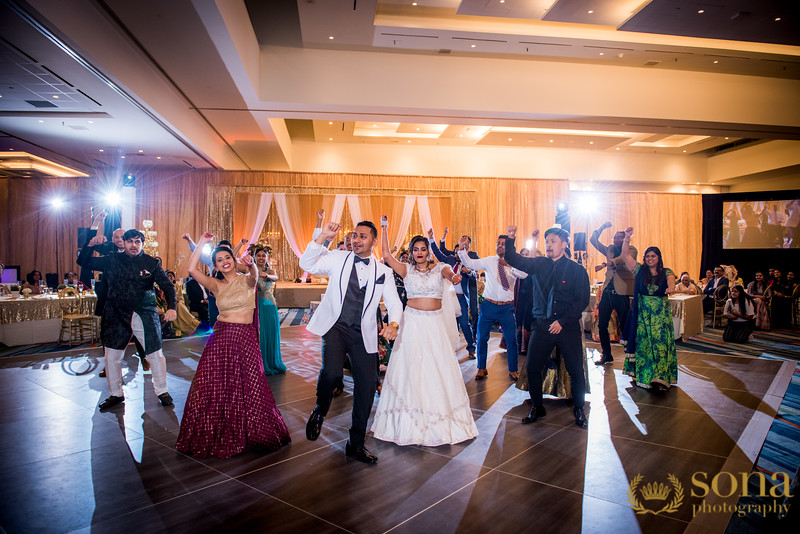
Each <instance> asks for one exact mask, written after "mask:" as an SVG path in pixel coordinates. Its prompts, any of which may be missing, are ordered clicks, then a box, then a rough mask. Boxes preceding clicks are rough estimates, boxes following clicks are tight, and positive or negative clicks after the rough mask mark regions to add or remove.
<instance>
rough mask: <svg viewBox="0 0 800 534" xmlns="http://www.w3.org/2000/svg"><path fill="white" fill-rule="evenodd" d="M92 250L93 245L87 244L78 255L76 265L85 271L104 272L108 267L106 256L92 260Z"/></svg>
mask: <svg viewBox="0 0 800 534" xmlns="http://www.w3.org/2000/svg"><path fill="white" fill-rule="evenodd" d="M92 239H93V240H94V239H97V238H96V237H94V238H92ZM90 243H91V241H90ZM94 250H95V247H94V245H89V244H87V245H86V246H85V247H83V248H82V249H81V253H80V254H79V255H78V260H77V261H78V265H80V266H81V267H84V268H86V269H91V270H92V271H105V270H106V268H107V266H108V261H109V260H108V256H101V257H97V258H93V257H92V253H93V252H94Z"/></svg>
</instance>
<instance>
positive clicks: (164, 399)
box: [158, 393, 172, 406]
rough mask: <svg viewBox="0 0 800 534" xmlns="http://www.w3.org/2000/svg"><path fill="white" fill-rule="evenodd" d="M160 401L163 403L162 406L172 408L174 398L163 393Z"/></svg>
mask: <svg viewBox="0 0 800 534" xmlns="http://www.w3.org/2000/svg"><path fill="white" fill-rule="evenodd" d="M158 400H160V401H161V406H172V396H171V395H170V394H169V393H162V394H161V395H159V396H158Z"/></svg>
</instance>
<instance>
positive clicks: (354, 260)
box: [300, 221, 403, 464]
mask: <svg viewBox="0 0 800 534" xmlns="http://www.w3.org/2000/svg"><path fill="white" fill-rule="evenodd" d="M340 227H341V225H339V224H338V223H334V222H329V223H328V224H327V225H326V226H325V227H324V228H323V229H322V231H321V232H320V233H319V235H318V236H317V238H316V239H315V240H314V241H312V242H311V243H309V244H308V246H307V247H306V250H305V252H304V253H303V256H302V257H301V258H300V268H301V269H303V270H304V271H307V272H308V273H310V274H326V275H328V277H329V281H328V289H327V290H326V291H325V296H324V297H323V298H322V301H321V302H320V304H319V306H318V307H317V309H316V310H315V311H314V315H313V316H312V317H311V320H310V321H309V322H308V326H307V327H306V328H307V329H308V331H309V332H311V333H312V334H317V335H318V336H322V368H321V369H320V372H319V380H318V381H317V404H316V406H315V407H314V410H313V411H312V412H311V416H310V417H309V419H308V423H307V424H306V437H307V438H308V439H309V440H311V441H314V440H316V439H317V438H318V437H319V434H320V431H321V430H322V422H323V421H324V419H325V416H326V415H327V413H328V408H330V405H331V400H332V399H333V390H334V387H335V386H336V385H337V384H338V383H339V382H340V381H341V379H342V366H343V364H344V357H345V354H347V355H348V356H349V357H350V364H351V366H352V371H351V372H352V374H353V384H354V387H353V418H352V423H351V426H350V439H349V440H348V442H347V444H346V445H345V455H346V456H347V457H352V458H355V459H356V460H359V461H361V462H364V463H368V464H374V463H376V462H377V461H378V457H377V456H375V455H374V454H372V453H370V452H369V451H368V450H367V448H366V447H364V436H365V435H366V433H367V421H368V420H369V413H370V411H371V410H372V402H373V400H374V397H375V387H376V386H377V384H378V324H377V320H376V313H377V309H378V303H379V302H380V300H381V297H383V301H384V303H385V304H386V309H387V310H388V312H389V324H388V325H387V326H386V327H385V328H384V329H383V330H382V331H381V333H380V335H382V336H384V337H385V338H386V339H389V340H391V339H394V338H395V337H397V328H398V327H399V321H400V320H401V318H402V315H403V303H402V302H401V301H400V297H398V296H397V290H396V289H395V284H394V277H393V276H392V270H391V269H390V268H389V267H387V266H386V265H384V264H383V263H381V262H379V261H378V260H377V259H376V258H374V257H373V256H372V249H373V246H374V244H375V241H376V240H377V238H378V230H377V229H376V228H375V225H374V224H372V223H371V222H370V221H361V222H360V223H358V224H357V225H356V227H355V230H354V231H353V234H352V239H351V240H352V246H353V250H352V251H347V250H328V249H327V247H325V245H324V243H325V242H326V241H332V240H333V238H335V237H336V234H338V233H339V228H340Z"/></svg>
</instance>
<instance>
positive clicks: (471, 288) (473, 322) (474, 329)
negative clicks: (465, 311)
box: [468, 276, 478, 337]
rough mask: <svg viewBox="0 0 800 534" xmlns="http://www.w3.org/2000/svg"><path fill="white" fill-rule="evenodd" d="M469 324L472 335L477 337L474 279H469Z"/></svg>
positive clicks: (476, 284)
mask: <svg viewBox="0 0 800 534" xmlns="http://www.w3.org/2000/svg"><path fill="white" fill-rule="evenodd" d="M468 285H469V324H470V326H472V334H473V335H474V336H475V337H478V282H477V280H475V277H474V276H473V277H470V279H469V284H468Z"/></svg>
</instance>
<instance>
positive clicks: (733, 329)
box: [722, 285, 756, 343]
mask: <svg viewBox="0 0 800 534" xmlns="http://www.w3.org/2000/svg"><path fill="white" fill-rule="evenodd" d="M723 313H724V315H725V317H727V318H728V326H727V327H725V332H723V333H722V340H723V341H727V342H729V343H747V342H748V341H749V340H750V335H751V334H752V333H753V327H754V326H755V324H754V321H753V318H754V317H755V313H756V312H755V306H754V305H753V299H752V298H751V297H750V295H748V294H747V293H745V291H744V288H743V287H742V286H740V285H735V286H733V287H732V288H731V296H730V298H729V299H728V301H727V302H726V303H725V311H724V312H723Z"/></svg>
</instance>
